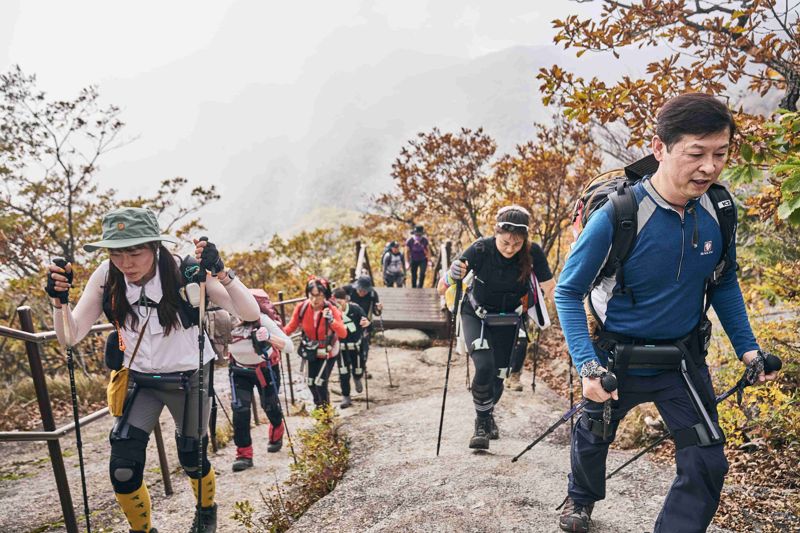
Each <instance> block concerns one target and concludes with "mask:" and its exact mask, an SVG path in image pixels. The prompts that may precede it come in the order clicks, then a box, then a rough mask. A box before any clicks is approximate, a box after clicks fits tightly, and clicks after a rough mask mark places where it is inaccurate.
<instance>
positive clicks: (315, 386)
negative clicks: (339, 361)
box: [307, 357, 336, 407]
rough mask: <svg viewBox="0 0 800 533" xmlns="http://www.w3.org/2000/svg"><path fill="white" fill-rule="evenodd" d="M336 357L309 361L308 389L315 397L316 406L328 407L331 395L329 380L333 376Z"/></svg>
mask: <svg viewBox="0 0 800 533" xmlns="http://www.w3.org/2000/svg"><path fill="white" fill-rule="evenodd" d="M334 364H336V357H334V358H332V359H314V360H312V361H308V377H307V379H308V388H309V389H310V390H311V395H312V396H313V397H314V405H316V406H317V407H319V406H320V405H328V404H329V403H330V402H331V395H330V393H329V392H328V378H329V377H330V376H331V370H333V365H334Z"/></svg>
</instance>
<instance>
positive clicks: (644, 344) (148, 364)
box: [46, 93, 777, 533]
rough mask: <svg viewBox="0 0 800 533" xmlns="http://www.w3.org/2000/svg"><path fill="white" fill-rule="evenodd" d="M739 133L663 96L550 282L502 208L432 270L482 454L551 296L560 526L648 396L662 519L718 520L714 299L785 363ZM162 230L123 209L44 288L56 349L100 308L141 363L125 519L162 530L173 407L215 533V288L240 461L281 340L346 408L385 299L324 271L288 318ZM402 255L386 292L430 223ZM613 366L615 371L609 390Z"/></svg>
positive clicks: (127, 457) (701, 524)
mask: <svg viewBox="0 0 800 533" xmlns="http://www.w3.org/2000/svg"><path fill="white" fill-rule="evenodd" d="M735 131H736V125H735V122H734V119H733V116H732V114H731V112H730V111H729V109H728V108H727V106H726V105H725V104H723V103H722V102H720V101H719V100H718V99H716V98H714V97H712V96H710V95H705V94H696V93H693V94H686V95H682V96H678V97H676V98H673V99H671V100H669V101H668V102H667V103H666V104H665V105H664V106H663V108H662V109H661V110H660V111H659V113H658V115H657V122H656V125H655V135H654V137H653V139H652V144H651V147H652V150H653V155H652V156H651V158H650V160H649V162H650V164H651V166H650V167H648V168H645V170H646V171H645V172H640V173H639V174H638V175H636V176H635V177H634V174H635V172H634V171H635V170H637V169H635V168H633V166H631V167H628V168H626V170H627V171H629V172H627V175H626V176H625V177H624V178H623V179H622V180H621V181H619V180H618V181H617V182H615V183H614V186H613V187H612V188H610V189H608V188H606V189H602V187H601V188H596V189H592V190H591V191H589V194H585V195H584V196H582V200H584V201H582V202H580V203H579V206H578V207H579V209H578V210H577V212H576V218H575V224H576V233H577V238H576V240H575V242H574V244H573V246H572V250H571V252H570V254H569V256H568V258H567V260H566V263H565V265H564V268H563V270H562V271H561V273H560V277H559V280H558V283H557V284H556V281H555V279H554V276H553V273H552V272H551V270H550V268H549V266H548V264H547V260H546V257H545V254H544V253H543V251H542V248H541V247H540V246H538V245H537V244H535V243H533V242H531V238H530V235H531V226H532V224H535V223H536V221H535V220H532V219H531V214H530V213H529V211H528V210H526V209H525V208H523V207H521V206H518V205H509V206H506V207H503V208H501V209H500V210H499V211H498V212H497V213H496V216H495V221H494V222H495V223H494V232H493V233H494V234H493V235H492V236H490V237H485V238H481V239H478V240H477V241H476V242H475V243H473V244H472V245H471V246H469V247H468V248H467V249H466V250H465V251H464V252H463V253H462V254H461V255H460V256H459V258H458V259H457V260H455V261H453V262H452V264H451V265H450V268H449V270H448V271H447V273H446V275H445V276H444V277H443V278H442V280H441V281H440V285H439V289H440V291H441V292H442V293H444V294H448V295H450V296H452V298H453V302H454V309H453V312H454V315H455V316H456V317H457V320H458V325H459V327H458V328H456V329H457V330H459V331H460V333H461V336H462V338H463V344H464V346H465V347H466V350H467V352H468V353H469V356H470V358H471V361H472V364H473V366H474V370H475V372H474V376H473V378H472V383H471V391H472V400H473V405H474V409H475V415H476V416H475V427H474V432H473V435H472V437H471V438H470V440H469V444H468V446H469V448H471V449H475V450H486V449H488V448H489V446H490V442H491V440H496V439H499V438H500V435H501V434H500V429H499V427H498V424H497V420H496V418H495V409H496V407H497V405H498V402H499V401H500V398H501V396H502V394H503V390H504V388H506V387H510V388H512V389H519V388H521V385H520V382H519V372H520V369H521V367H522V362H523V360H524V357H525V353H526V347H527V345H528V342H529V334H530V333H529V328H530V327H532V326H533V324H536V325H538V326H539V327H544V325H546V323H547V318H546V317H543V316H542V313H543V312H544V313H545V314H546V309H545V307H544V302H543V299H545V298H551V297H553V295H554V300H555V307H556V310H557V312H558V317H559V320H560V324H561V328H562V329H563V332H564V336H565V338H566V343H567V347H568V349H569V355H570V357H571V358H572V362H573V364H574V367H575V369H576V370H577V371H578V373H579V375H580V378H581V386H582V389H583V396H584V398H585V401H584V402H583V403H582V406H583V409H582V413H581V414H580V417H579V419H578V421H577V423H576V424H575V426H574V429H573V432H572V438H571V452H570V457H571V472H570V473H569V475H568V476H567V484H566V500H565V503H564V504H563V510H562V511H561V514H560V516H559V518H558V524H559V526H560V528H561V529H563V530H564V531H573V532H588V531H589V529H590V527H591V515H592V511H593V508H594V505H595V504H596V503H597V502H599V501H600V500H603V499H604V498H605V479H606V456H607V453H608V449H609V445H610V444H611V443H612V442H613V441H614V437H615V433H616V430H617V427H618V425H619V423H620V421H621V420H622V419H623V418H624V417H625V415H626V414H627V413H628V412H629V411H630V410H631V409H632V408H633V407H634V406H636V405H638V404H640V403H643V402H654V403H655V405H656V407H657V408H658V410H659V412H660V414H661V416H662V418H663V419H664V422H665V424H666V426H667V427H668V429H669V432H670V434H671V435H672V437H673V438H674V440H675V443H676V454H675V460H676V463H677V475H676V478H675V482H674V483H673V484H672V486H671V488H670V490H669V493H668V494H667V496H666V499H665V501H664V505H663V507H662V509H661V512H660V514H659V516H658V518H657V520H656V523H655V526H654V532H660V533H689V532H701V531H705V530H706V528H707V527H708V525H709V524H710V522H711V519H712V518H713V516H714V514H715V512H716V510H717V507H718V504H719V500H720V494H721V490H722V486H723V481H724V478H725V474H726V472H727V469H728V463H727V460H726V458H725V455H724V450H723V445H724V440H725V438H724V435H723V432H722V429H721V428H720V426H719V423H718V418H717V410H716V402H715V397H714V391H713V387H712V384H711V378H710V375H709V370H708V366H707V365H706V363H705V357H706V353H707V350H708V344H709V340H710V332H711V322H710V321H709V320H708V318H707V313H708V311H709V309H710V307H713V308H714V310H715V312H716V315H717V317H718V318H719V321H720V322H721V324H722V326H723V328H724V330H725V332H726V333H727V335H728V337H729V338H730V341H731V343H732V345H733V347H734V350H735V353H736V356H737V357H738V358H739V359H740V360H741V361H742V363H744V365H746V366H747V368H748V370H749V371H751V373H752V379H751V382H759V381H765V380H774V379H776V378H777V371H776V370H775V368H772V367H769V365H767V368H765V361H766V360H767V354H765V353H763V352H762V351H761V349H760V347H759V345H758V343H757V342H756V340H755V338H754V335H753V333H752V330H751V327H750V324H749V320H748V316H747V312H746V309H745V305H744V300H743V297H742V293H741V290H740V287H739V283H738V279H737V273H736V272H737V264H736V243H735V229H736V207H735V205H734V203H733V201H732V198H731V195H730V193H728V192H727V190H725V189H724V188H723V187H722V186H720V185H718V184H717V183H716V182H717V179H718V178H719V175H720V173H721V171H722V170H723V167H724V165H725V162H726V160H727V157H728V153H729V150H730V147H731V142H732V139H733V136H734V133H735ZM646 166H647V165H645V167H646ZM638 170H641V168H639V169H638ZM606 200H607V201H606ZM162 241H173V240H172V238H171V237H169V236H166V235H162V234H161V233H160V230H159V226H158V222H157V221H156V218H155V216H154V214H153V213H152V212H151V211H149V210H146V209H141V208H130V207H125V208H121V209H116V210H114V211H111V212H110V213H108V214H107V215H106V216H105V218H104V219H103V239H102V240H101V241H98V242H94V243H90V244H87V245H85V246H84V249H85V250H87V251H92V250H96V249H101V248H102V249H107V250H108V254H109V258H108V260H106V261H104V262H103V263H102V264H101V265H100V266H99V267H98V268H97V269H96V270H95V271H94V272H93V273H92V274H91V276H90V278H89V280H88V283H87V284H86V287H85V289H84V291H83V294H82V295H81V298H80V300H79V301H78V303H77V305H75V307H74V309H70V307H69V303H68V296H67V295H68V293H69V290H70V287H71V286H72V283H73V282H74V273H73V271H72V269H71V265H66V266H64V265H58V264H52V265H50V266H49V267H48V268H49V272H48V281H47V289H46V290H47V293H48V295H49V296H51V297H52V302H53V306H54V307H55V308H56V309H54V321H55V328H56V332H57V334H58V338H59V341H60V342H61V343H62V344H64V345H73V344H75V343H76V342H77V341H79V340H80V339H81V338H83V337H84V336H85V335H86V334H87V333H88V332H89V328H90V327H91V325H92V324H93V323H94V322H95V320H97V319H98V318H99V317H100V315H101V314H105V316H106V317H107V319H108V320H109V322H111V323H112V324H114V326H115V330H116V334H117V339H118V340H117V341H115V342H118V345H119V346H118V349H119V350H120V352H122V354H124V356H123V357H122V358H121V361H120V363H121V364H120V366H122V367H125V368H129V369H130V376H131V381H132V382H133V385H132V387H131V388H130V389H129V391H130V392H128V395H127V399H126V402H125V405H124V409H123V411H122V414H121V415H120V416H118V417H116V419H115V424H114V427H113V429H112V432H111V457H110V475H111V482H112V485H113V487H114V491H115V494H116V498H117V501H118V502H119V505H120V507H121V508H122V510H123V512H124V513H125V515H126V517H127V519H128V522H129V524H130V529H131V531H132V532H133V531H136V532H153V531H155V528H153V527H152V524H151V516H150V498H149V495H148V493H147V487H146V485H145V484H144V482H143V472H144V465H145V450H146V447H147V443H148V440H149V437H150V433H151V432H152V430H153V428H154V426H155V424H156V423H157V421H158V417H159V415H160V413H161V411H162V409H163V408H164V406H166V407H167V408H168V409H169V411H170V414H171V415H172V417H173V419H174V420H175V427H176V443H177V446H178V457H179V460H180V463H181V466H182V467H183V469H184V471H185V472H186V474H187V476H188V477H189V479H190V482H191V485H192V488H193V489H194V491H195V495H196V498H197V509H196V515H195V520H194V523H193V526H192V531H205V532H213V531H215V530H216V512H217V511H216V509H217V506H216V504H215V503H214V492H215V490H214V489H215V477H214V476H215V474H214V468H213V467H212V466H211V464H210V463H209V462H208V460H207V458H206V454H205V449H206V447H207V444H208V440H207V437H205V436H204V435H206V427H207V424H208V413H209V397H208V382H207V381H204V380H203V372H205V375H206V376H207V375H209V373H210V372H211V370H212V365H211V363H212V361H213V359H214V358H215V355H214V352H213V349H212V346H211V344H210V341H209V339H208V337H207V336H204V334H203V333H202V331H201V329H200V328H199V322H198V317H199V316H200V315H202V311H203V306H204V305H205V302H204V300H203V298H205V296H206V295H207V298H208V300H209V305H214V306H217V307H219V308H221V309H224V310H226V311H228V312H229V313H230V315H231V316H232V317H233V324H232V328H231V340H230V344H229V346H228V348H227V354H226V355H227V356H228V357H229V359H230V375H231V384H232V405H233V411H234V416H233V418H234V420H233V423H234V441H235V443H236V446H237V457H236V460H235V462H234V465H233V469H234V470H236V471H239V470H244V469H246V468H249V467H251V466H252V464H253V463H252V457H253V451H252V441H251V437H250V402H251V399H252V394H253V388H256V389H257V390H258V393H259V394H260V397H261V405H262V407H263V408H264V410H265V412H266V414H267V417H268V418H269V428H268V434H269V437H268V438H269V446H268V451H270V452H276V451H278V450H280V449H281V445H282V439H283V435H284V433H285V421H284V419H283V413H282V412H281V407H280V402H279V399H278V396H277V395H278V391H279V386H280V375H281V372H280V368H279V365H280V353H281V352H284V353H293V352H295V351H297V352H298V353H299V354H300V355H301V356H302V357H303V359H304V360H305V362H306V366H307V372H308V374H307V383H308V387H309V389H310V391H311V394H312V396H313V400H314V404H315V405H316V406H325V405H327V404H329V402H330V394H329V391H328V379H329V377H330V375H331V373H332V371H333V368H334V366H335V367H336V368H337V369H338V371H339V374H340V383H341V392H342V398H343V399H342V402H341V404H340V407H341V408H347V407H349V406H350V405H351V398H350V395H351V378H352V386H354V387H355V390H356V391H357V392H361V389H362V386H363V381H364V380H365V378H366V360H367V356H368V350H369V341H370V335H369V332H370V328H371V327H372V324H371V319H372V316H373V315H377V314H380V313H381V311H382V306H381V304H380V302H379V299H378V296H377V292H376V291H375V290H374V288H373V287H372V284H371V280H370V279H369V278H368V277H360V278H358V279H357V280H356V282H355V283H354V284H353V285H352V286H348V287H342V288H337V289H335V290H333V289H332V288H331V285H330V283H329V282H328V281H327V280H325V279H323V278H319V277H314V278H312V279H310V280H309V282H308V284H307V285H306V287H305V297H306V299H305V300H304V301H303V302H301V303H299V304H297V305H296V306H295V308H294V312H293V314H292V316H291V319H290V321H289V322H288V324H286V325H285V326H283V327H281V325H280V324H278V323H277V322H276V320H275V319H274V317H271V316H270V313H269V312H268V311H269V304H268V300H267V299H264V298H263V297H262V298H260V299H259V297H258V294H256V295H254V294H253V293H251V291H250V290H248V289H247V287H245V286H244V284H243V283H242V282H241V281H240V280H239V279H238V278H237V277H236V275H235V273H234V272H233V271H232V270H231V269H226V268H225V265H224V262H223V260H222V258H221V257H220V255H219V251H218V250H217V247H216V246H215V245H214V244H213V243H210V242H208V241H207V240H204V239H199V240H195V241H194V242H195V245H196V249H195V253H194V255H193V256H187V257H184V258H181V257H178V256H175V255H172V254H171V253H170V252H169V251H168V250H167V249H166V248H165V247H164V246H163V245H162V244H161V242H162ZM173 242H174V241H173ZM406 248H407V255H406V257H403V254H402V253H401V252H400V246H399V244H398V243H397V242H395V241H393V242H392V243H390V245H389V246H387V250H386V252H385V253H384V256H383V258H382V265H383V274H384V281H385V282H386V283H385V284H386V286H387V287H388V286H393V285H394V286H402V285H403V281H404V278H405V273H406V269H407V268H408V267H410V268H411V274H412V286H414V287H416V286H418V284H419V286H421V284H422V279H424V276H425V270H426V267H427V266H428V264H429V261H430V255H429V252H428V241H427V239H426V238H425V237H424V235H423V228H422V227H416V228H415V231H414V235H413V236H412V237H411V238H409V240H408V241H407V242H406ZM198 288H199V291H198ZM198 293H199V295H200V296H199V297H198ZM264 296H265V295H264ZM198 298H199V299H200V303H199V304H198ZM584 302H585V303H586V304H587V306H588V308H589V311H590V314H591V316H592V318H593V321H594V323H595V324H594V326H593V330H594V331H590V328H589V324H588V322H587V314H586V311H585V309H584ZM198 306H199V308H200V312H198ZM64 307H66V309H65V308H64ZM65 321H66V322H65ZM295 331H301V332H302V335H301V340H300V342H299V344H298V345H297V346H295V345H294V343H293V341H292V339H291V337H290V335H291V334H292V333H294V332H295ZM452 335H455V332H453V334H452ZM198 339H200V341H199V342H198ZM451 349H452V340H451ZM769 357H772V356H769ZM448 364H449V361H448ZM448 372H449V366H448ZM609 375H613V376H614V377H615V380H613V381H614V385H615V386H613V387H610V386H608V383H609V381H608V380H607V379H606V378H607V377H608V376H609ZM504 382H505V385H504ZM201 385H202V387H203V389H202V391H199V390H198V388H199V387H201ZM476 475H480V474H479V473H478V474H476ZM487 475H489V474H487ZM533 530H537V529H536V528H535V527H533Z"/></svg>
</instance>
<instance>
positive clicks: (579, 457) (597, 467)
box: [568, 367, 728, 533]
mask: <svg viewBox="0 0 800 533" xmlns="http://www.w3.org/2000/svg"><path fill="white" fill-rule="evenodd" d="M699 374H700V377H701V379H702V383H697V384H695V386H696V387H697V388H698V389H700V387H704V388H706V389H707V390H708V391H709V392H710V394H711V397H712V398H713V394H714V391H713V388H712V386H711V377H710V376H709V373H708V368H707V367H706V368H704V369H703V370H702V371H701V372H699ZM645 402H653V403H655V404H656V408H658V412H659V413H660V414H661V417H662V418H663V419H664V422H666V424H667V427H668V428H669V431H670V433H672V434H675V432H676V431H678V430H681V429H686V428H690V427H692V426H694V425H695V424H698V423H700V422H701V419H700V417H699V415H698V414H697V412H696V411H695V408H694V406H693V404H692V401H691V400H690V399H689V394H688V391H687V388H686V384H685V383H684V382H683V379H682V378H681V376H680V374H679V372H678V371H676V370H670V371H665V372H662V373H660V374H657V375H655V376H634V375H626V376H625V379H624V380H622V381H621V382H620V388H619V401H617V402H613V403H612V404H611V405H612V413H611V420H612V422H611V428H610V430H611V431H610V434H609V438H608V439H607V440H603V438H602V436H601V435H597V434H596V433H594V432H592V430H591V429H590V425H591V422H590V421H589V419H592V420H595V421H600V420H602V418H603V404H599V403H595V402H591V401H590V402H589V403H588V405H587V406H586V408H585V409H584V411H583V414H582V415H581V417H580V419H579V421H578V423H576V424H575V427H574V429H573V432H572V444H571V455H570V457H571V462H572V472H571V473H570V474H569V476H568V477H569V486H568V493H569V496H570V498H572V500H573V501H575V502H577V503H580V504H582V505H588V504H591V503H594V502H596V501H598V500H602V499H603V498H605V496H606V457H607V455H608V447H609V445H610V444H611V443H612V442H613V441H614V437H615V436H616V431H617V427H618V426H619V423H620V421H621V420H622V419H623V418H624V417H625V415H626V414H627V413H628V412H629V411H630V410H631V409H633V408H634V407H635V406H637V405H639V404H640V403H645ZM708 414H709V416H710V417H711V419H712V420H713V421H714V423H715V424H716V423H717V410H716V409H712V410H710V411H709V413H708ZM717 430H718V431H719V432H720V434H721V433H722V430H721V429H720V428H719V426H718V425H717ZM675 463H676V476H675V481H674V482H673V483H672V487H671V488H670V489H669V493H667V498H666V500H664V506H663V507H662V508H661V513H660V514H659V515H658V519H657V520H656V524H655V527H654V529H653V533H674V532H681V533H683V532H686V533H695V532H696V533H700V532H702V531H705V530H706V528H707V527H708V525H709V524H710V523H711V519H712V518H713V517H714V514H715V513H716V511H717V506H718V505H719V499H720V494H721V492H722V484H723V482H724V480H725V474H726V473H727V472H728V461H727V459H725V450H724V444H723V443H720V444H715V445H711V446H704V447H700V446H697V445H691V446H685V447H683V448H680V449H678V450H677V451H676V452H675Z"/></svg>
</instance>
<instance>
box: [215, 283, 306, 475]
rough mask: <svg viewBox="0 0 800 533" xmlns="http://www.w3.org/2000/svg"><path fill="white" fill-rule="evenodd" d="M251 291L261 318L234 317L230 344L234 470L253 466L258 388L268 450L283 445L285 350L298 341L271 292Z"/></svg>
mask: <svg viewBox="0 0 800 533" xmlns="http://www.w3.org/2000/svg"><path fill="white" fill-rule="evenodd" d="M250 292H251V293H253V296H255V299H256V301H257V302H258V306H259V309H260V311H261V316H260V318H259V320H254V321H250V322H243V321H241V320H235V319H234V322H233V323H232V324H231V326H232V327H231V332H230V343H229V344H228V374H229V376H230V381H231V409H232V410H233V442H234V443H235V444H236V459H235V460H234V461H233V466H232V469H233V471H234V472H240V471H242V470H246V469H247V468H251V467H252V466H253V441H252V438H251V437H250V405H251V402H252V399H253V388H254V387H255V389H256V390H257V391H258V396H259V398H260V399H261V408H262V409H264V412H265V413H266V415H267V419H268V420H269V425H268V426H267V439H268V444H267V452H269V453H276V452H278V451H280V449H281V448H282V446H283V434H284V432H285V430H286V425H285V423H284V420H283V411H282V410H281V402H280V398H279V397H278V392H279V391H280V379H281V371H280V363H281V353H286V354H290V355H291V354H293V353H294V344H293V343H292V340H291V339H290V338H289V337H288V336H287V335H286V334H285V333H284V332H283V330H282V329H281V326H280V317H279V316H278V314H277V313H276V312H275V308H274V307H273V306H272V302H270V299H269V296H267V293H266V292H264V291H263V290H261V289H251V290H250ZM261 343H268V347H267V351H268V354H269V355H266V356H265V355H264V354H263V353H262V352H263V350H262V346H261Z"/></svg>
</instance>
